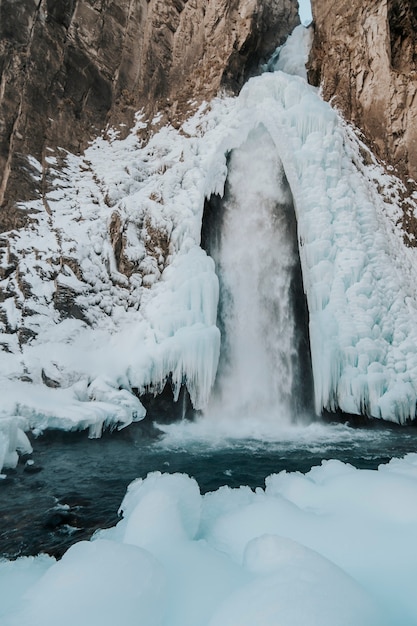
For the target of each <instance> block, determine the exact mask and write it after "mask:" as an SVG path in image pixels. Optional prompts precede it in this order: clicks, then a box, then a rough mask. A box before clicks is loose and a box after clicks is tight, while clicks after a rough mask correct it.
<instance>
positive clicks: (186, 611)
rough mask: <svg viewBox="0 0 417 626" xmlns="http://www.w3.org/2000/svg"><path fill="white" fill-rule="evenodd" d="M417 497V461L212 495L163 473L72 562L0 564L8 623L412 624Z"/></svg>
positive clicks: (330, 467)
mask: <svg viewBox="0 0 417 626" xmlns="http://www.w3.org/2000/svg"><path fill="white" fill-rule="evenodd" d="M416 502H417V455H416V454H410V455H408V456H406V457H405V458H404V459H402V460H399V459H395V460H392V461H391V462H390V463H388V464H387V465H382V466H380V467H379V469H378V470H377V471H376V470H372V471H371V470H357V469H355V468H354V467H352V466H350V465H348V464H344V463H341V462H339V461H334V460H333V461H323V462H322V465H321V466H317V467H313V468H312V469H311V470H310V471H309V472H308V473H306V474H301V473H299V472H295V473H287V472H285V471H284V472H281V473H279V474H275V475H271V476H269V477H268V478H267V479H266V488H265V489H260V488H258V489H257V490H256V491H255V492H254V491H252V490H251V489H249V487H243V486H242V487H240V488H238V489H231V488H229V487H221V488H220V489H218V490H217V491H215V492H212V493H207V494H205V495H204V496H201V495H200V492H199V488H198V485H197V483H196V482H195V480H193V479H192V478H189V477H188V476H186V475H182V474H172V475H167V474H160V473H159V472H156V473H152V474H149V475H148V477H147V478H146V479H144V480H142V479H140V480H136V481H134V482H133V483H132V484H131V485H130V486H129V489H128V491H127V494H126V497H125V499H124V501H123V502H122V505H121V511H123V515H124V517H123V519H122V520H121V521H120V522H119V523H118V524H117V525H116V526H115V527H114V528H111V529H108V530H104V531H99V532H98V533H96V535H95V537H93V539H92V540H91V542H80V543H78V544H75V545H74V546H73V547H72V548H70V549H69V550H68V552H67V553H66V554H65V555H64V557H63V558H62V560H61V561H59V562H55V561H54V559H49V558H48V557H45V556H44V555H41V556H39V557H36V558H30V559H28V558H21V559H17V560H16V561H14V562H9V561H3V562H1V563H0V582H1V585H0V616H1V623H2V625H4V626H15V625H17V624H19V625H22V624H29V623H30V624H34V625H38V624H39V626H40V625H41V624H42V626H48V625H49V624H51V625H52V624H55V623H56V620H57V619H59V621H60V623H61V624H62V626H67V625H68V626H69V625H70V624H73V623H74V621H76V622H77V623H78V624H80V626H87V625H88V626H96V625H97V626H98V625H99V624H114V623H116V622H117V623H120V624H124V625H126V626H127V625H129V624H138V623H139V624H144V625H146V626H156V625H158V626H232V625H236V626H244V625H246V624H247V625H249V624H251V625H252V624H255V623H256V625H257V626H276V625H277V624H282V625H283V626H305V625H306V624H309V625H310V624H311V625H317V626H335V625H337V626H397V625H398V624H401V626H414V625H415V624H416V622H417V599H416V595H415V589H414V587H415V580H416V576H417V565H416V564H417V546H416V542H415V527H416V523H417V508H416V505H415V503H416Z"/></svg>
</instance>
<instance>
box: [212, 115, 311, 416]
mask: <svg viewBox="0 0 417 626" xmlns="http://www.w3.org/2000/svg"><path fill="white" fill-rule="evenodd" d="M228 171H229V174H228V179H227V185H226V190H225V196H224V199H223V200H222V201H221V202H220V205H219V206H217V211H215V213H216V217H215V218H214V219H215V220H216V227H215V228H213V227H211V228H209V229H208V230H209V232H208V233H207V228H206V231H205V232H204V231H203V245H206V246H207V248H208V250H209V252H210V254H211V256H212V257H213V258H214V260H215V263H216V271H217V274H218V277H219V282H220V305H219V314H218V325H219V328H220V330H221V334H222V348H221V356H220V364H219V369H218V375H217V380H216V384H215V388H214V390H213V394H212V398H211V401H210V404H209V407H208V409H207V411H206V415H207V417H208V418H210V417H212V416H219V418H220V417H221V419H225V418H231V419H239V420H242V419H253V420H256V421H257V422H259V421H260V420H264V421H265V420H267V421H271V420H274V421H275V422H276V421H279V422H280V423H288V422H290V421H291V419H292V417H293V416H294V413H295V412H296V411H297V409H298V408H299V406H300V404H303V401H301V403H300V402H299V400H300V398H301V396H302V395H303V394H302V393H300V389H301V388H302V386H303V385H302V382H303V381H302V380H301V379H302V378H305V376H304V375H303V372H302V370H303V367H301V366H300V364H299V362H300V360H301V358H302V356H303V355H300V346H301V345H302V341H300V336H299V335H300V333H299V331H298V325H299V324H298V323H297V315H298V317H299V311H297V307H298V306H299V300H300V291H301V293H302V287H301V270H300V267H299V257H298V248H297V237H296V223H295V215H294V207H293V200H292V194H291V191H290V188H289V185H288V182H287V179H286V177H285V173H284V170H283V167H282V163H281V161H280V159H279V157H278V155H277V149H276V146H275V144H274V143H273V141H272V139H271V137H270V135H269V134H268V132H267V131H266V129H265V127H263V126H262V125H260V126H258V127H257V128H256V129H255V130H254V131H252V132H251V134H250V135H249V137H248V139H247V141H246V142H245V143H244V144H243V145H242V146H241V147H240V148H238V149H235V150H233V152H232V153H231V154H230V157H229V167H228ZM206 214H207V211H206ZM212 220H213V218H212ZM205 239H206V240H207V242H206V243H205V241H204V240H205ZM301 299H302V295H301ZM307 343H308V339H307ZM300 383H301V384H300ZM307 386H308V385H307Z"/></svg>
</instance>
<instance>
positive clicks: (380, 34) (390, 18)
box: [309, 0, 417, 183]
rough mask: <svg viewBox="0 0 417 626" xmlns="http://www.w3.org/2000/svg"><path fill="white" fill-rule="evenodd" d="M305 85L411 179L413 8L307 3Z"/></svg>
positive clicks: (415, 153) (415, 86) (416, 70)
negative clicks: (309, 29)
mask: <svg viewBox="0 0 417 626" xmlns="http://www.w3.org/2000/svg"><path fill="white" fill-rule="evenodd" d="M312 11H313V19H314V24H315V38H314V44H313V48H312V54H311V58H310V70H309V78H310V81H311V82H312V83H313V84H316V85H321V88H322V92H323V96H324V98H325V99H326V100H331V101H332V103H333V104H334V105H335V106H336V107H337V108H338V109H339V110H340V111H341V112H342V113H343V115H344V116H345V117H346V118H347V119H348V120H350V121H352V122H353V123H354V124H355V125H356V126H357V127H359V128H360V129H361V130H362V131H363V133H364V135H365V137H366V139H367V142H368V145H370V147H371V148H372V149H373V150H374V152H375V153H376V154H377V155H378V156H379V157H380V158H382V159H383V160H385V161H387V163H388V164H391V165H393V166H395V167H396V169H397V170H398V172H399V174H400V176H401V177H402V179H403V180H404V182H406V183H407V179H408V178H409V177H410V176H411V177H412V178H413V179H417V98H416V92H417V64H416V63H417V38H416V31H417V1H416V0H349V1H347V0H331V1H330V0H312Z"/></svg>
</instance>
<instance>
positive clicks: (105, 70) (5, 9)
mask: <svg viewBox="0 0 417 626" xmlns="http://www.w3.org/2000/svg"><path fill="white" fill-rule="evenodd" d="M297 23H298V13H297V1H296V0H279V1H277V0H19V2H16V1H15V0H2V1H1V2H0V205H1V206H2V211H0V231H4V230H9V229H11V228H15V227H19V226H20V225H21V224H23V223H25V222H26V221H27V211H25V213H23V212H22V211H20V212H19V209H18V208H16V201H19V200H27V199H30V198H31V197H33V196H34V195H35V196H36V195H39V194H40V195H42V194H43V192H44V191H45V188H46V187H47V186H48V176H49V174H48V154H49V153H50V151H51V150H53V149H55V148H56V147H61V148H64V149H66V150H69V151H72V152H80V151H82V150H83V148H85V146H86V145H87V143H88V141H89V140H91V139H92V138H93V137H94V136H95V135H97V134H98V133H99V132H101V130H102V129H103V128H105V126H106V125H107V124H110V125H116V124H117V125H118V126H119V128H121V129H123V128H128V127H129V126H131V124H132V120H133V117H134V113H135V112H136V111H137V110H139V109H143V110H144V112H145V115H146V116H147V117H148V118H150V119H152V117H153V116H154V115H155V114H156V113H157V112H162V117H161V121H162V122H166V121H170V122H171V123H173V124H179V123H180V122H181V121H183V119H184V117H185V116H186V115H187V113H188V112H189V111H190V110H191V109H192V106H194V107H195V106H197V105H198V104H199V103H200V102H201V101H202V100H204V99H207V98H210V97H212V96H213V95H214V94H215V93H216V92H217V91H218V90H219V89H220V88H225V89H228V90H229V89H230V90H231V91H233V92H235V91H237V90H239V88H240V87H241V85H242V84H243V81H244V80H245V79H246V78H247V76H248V75H249V74H250V73H251V72H253V71H254V68H255V67H256V66H257V65H258V63H259V62H260V61H262V60H263V59H264V58H265V57H267V56H268V55H269V54H270V53H271V52H272V51H273V50H274V48H275V47H276V46H277V45H279V44H281V43H282V42H283V41H284V40H285V38H286V36H287V35H288V34H289V33H290V32H291V30H292V29H293V28H294V26H295V25H296V24H297ZM28 155H30V156H32V157H34V159H36V161H35V160H34V159H32V160H30V159H29V160H28V159H27V157H28ZM38 163H39V164H40V166H39V165H38ZM34 179H35V181H36V182H35V183H34Z"/></svg>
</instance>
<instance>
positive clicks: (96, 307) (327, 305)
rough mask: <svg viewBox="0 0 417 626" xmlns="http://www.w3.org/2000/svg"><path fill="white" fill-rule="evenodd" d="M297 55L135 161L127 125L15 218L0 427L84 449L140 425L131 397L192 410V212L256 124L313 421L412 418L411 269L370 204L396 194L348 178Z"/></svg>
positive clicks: (196, 382)
mask: <svg viewBox="0 0 417 626" xmlns="http://www.w3.org/2000/svg"><path fill="white" fill-rule="evenodd" d="M307 44H308V35H307V32H306V31H303V30H302V29H301V30H300V29H298V30H297V32H296V33H295V34H294V35H293V38H292V39H291V40H290V41H289V42H288V44H287V46H286V47H285V48H283V50H282V57H280V59H278V61H277V63H278V65H277V66H276V67H279V68H280V71H276V72H274V73H268V72H267V73H265V74H263V75H262V76H259V77H257V78H254V79H252V80H250V81H249V82H248V83H247V84H246V85H245V87H244V88H243V89H242V91H241V94H240V95H239V97H237V98H219V99H216V100H214V101H213V102H211V103H210V104H209V105H204V106H203V107H202V108H201V109H200V110H199V112H198V113H197V114H196V115H195V116H194V117H193V118H191V119H190V120H188V121H187V122H186V123H185V124H184V125H183V127H182V128H181V129H180V131H175V130H174V129H172V128H163V129H161V130H160V131H159V132H158V133H156V134H155V135H154V136H153V137H152V139H151V140H150V141H149V143H147V144H146V145H142V144H141V142H140V141H139V139H138V136H137V131H138V130H139V129H140V128H142V127H143V126H144V122H143V120H141V118H140V116H138V118H137V124H136V127H135V128H134V129H133V130H132V132H131V133H130V135H129V136H128V137H127V138H126V139H124V140H119V139H118V138H117V132H112V133H109V137H108V138H107V139H106V138H104V137H102V138H99V139H97V140H96V141H95V142H94V143H93V144H92V145H91V146H90V147H89V148H88V149H87V150H86V152H85V154H84V155H83V156H80V157H76V156H73V155H69V154H65V155H64V154H61V153H60V152H59V151H58V152H57V153H56V154H55V155H53V154H52V153H51V155H50V156H51V158H50V159H49V161H50V163H55V162H56V163H57V166H56V171H55V179H54V180H53V183H52V188H51V189H50V191H49V192H48V193H47V195H46V197H45V198H44V203H43V202H40V201H39V202H32V203H29V204H27V205H25V207H26V208H27V209H30V210H35V211H36V213H34V215H33V219H32V220H31V223H30V225H29V226H28V227H27V229H26V230H21V231H12V232H10V233H6V234H4V235H3V236H2V238H3V239H4V244H5V245H4V247H1V249H0V255H1V256H0V267H1V268H2V275H3V276H4V278H3V280H2V281H1V287H2V290H3V292H4V293H5V294H6V295H7V296H9V297H7V298H5V299H4V301H3V302H2V303H0V330H1V336H0V343H1V346H2V347H3V349H4V350H3V352H2V358H1V359H0V390H1V394H2V399H3V400H4V402H3V403H2V407H1V408H0V420H4V419H6V420H9V419H11V418H13V417H14V416H17V417H19V418H20V417H24V418H25V419H26V420H27V426H28V427H29V428H32V429H37V430H41V429H43V428H46V427H48V426H51V425H53V426H54V427H60V428H64V429H68V428H89V429H90V432H91V433H92V434H93V435H97V434H99V433H100V432H101V428H102V427H103V425H104V426H106V425H107V426H109V425H112V424H113V425H115V424H117V425H119V427H120V426H123V425H126V424H129V423H130V422H131V421H132V420H136V419H141V418H142V417H143V416H144V409H143V407H142V406H141V405H140V403H139V401H138V400H137V399H136V398H135V396H134V395H133V392H134V391H136V392H138V393H139V394H140V393H143V392H144V391H147V390H148V389H151V390H154V391H155V392H158V391H159V390H160V389H161V388H162V387H163V385H164V384H165V382H166V381H167V380H169V379H171V380H172V384H173V387H174V394H175V395H176V394H178V393H179V389H180V386H181V385H182V384H185V385H186V386H187V387H188V390H189V392H190V395H191V398H192V401H193V404H194V406H195V407H196V408H204V406H206V404H207V401H208V398H209V394H210V389H211V386H212V384H213V381H214V378H215V374H216V369H217V363H218V356H219V343H220V334H219V331H218V329H217V328H216V325H215V320H216V311H217V301H218V284H217V277H216V275H215V268H214V264H213V262H212V260H211V259H210V258H208V257H207V255H206V254H205V252H204V251H203V250H202V249H201V248H200V233H201V221H202V215H203V208H204V201H205V198H207V197H210V196H211V194H220V195H222V194H223V191H224V185H225V181H226V177H227V174H228V171H227V155H228V154H229V153H230V152H231V151H232V150H233V149H235V148H238V147H240V146H242V144H243V143H244V142H245V141H246V140H247V138H248V136H249V135H250V133H251V132H252V131H254V130H255V129H256V128H258V127H259V126H260V125H262V127H264V128H265V129H266V132H267V133H268V134H269V136H270V140H271V141H270V143H272V145H274V146H275V147H276V151H277V155H278V160H279V161H281V162H282V163H283V166H284V170H285V173H286V176H287V179H288V181H289V183H290V186H291V191H292V194H293V197H294V201H295V208H296V214H297V220H298V237H299V247H300V255H301V262H302V269H303V279H304V286H305V291H306V294H307V300H308V307H309V312H310V335H311V348H312V361H313V375H314V388H315V404H316V411H317V413H320V412H321V410H322V409H323V408H327V409H330V410H333V409H337V408H340V409H342V410H343V411H346V412H349V413H357V414H359V413H366V414H367V415H370V416H373V417H377V418H384V419H387V420H392V421H397V422H405V421H406V420H408V419H412V418H414V417H415V409H416V400H417V350H416V346H417V294H416V284H417V280H416V269H415V268H416V267H417V263H416V262H415V253H414V252H410V251H409V250H407V249H406V248H405V246H404V243H403V236H402V233H401V231H400V229H399V228H397V226H396V221H397V216H396V215H395V211H393V210H392V204H391V205H389V203H388V202H386V201H384V200H383V198H381V197H380V196H379V195H378V193H377V191H376V189H377V187H376V185H377V184H378V185H381V184H383V185H386V186H387V187H389V186H390V184H391V181H392V180H393V178H392V177H389V176H387V175H384V174H382V172H381V170H378V168H377V166H376V165H374V166H372V167H371V168H368V169H367V168H365V167H364V166H362V165H361V158H360V150H361V149H362V147H361V146H360V142H358V141H357V140H356V139H354V138H353V136H352V134H351V133H350V131H349V129H347V128H346V127H345V126H344V125H343V123H342V122H341V121H340V119H339V118H338V116H337V114H336V113H335V112H334V111H333V110H332V109H331V107H330V106H329V105H328V104H327V103H324V102H322V100H321V99H320V97H319V95H318V94H317V92H316V91H315V90H314V89H313V88H311V87H309V86H308V85H307V84H306V82H305V80H303V78H301V77H300V76H296V75H291V74H290V73H291V72H292V73H295V74H297V73H300V72H301V73H302V71H303V68H302V59H303V58H304V57H305V50H306V45H307ZM300 68H301V69H300ZM282 70H285V72H287V73H284V71H282ZM288 72H290V73H288ZM54 159H55V161H54ZM58 163H61V164H63V166H62V167H58ZM371 170H372V172H371ZM371 178H372V181H371ZM391 187H392V185H391ZM395 200H396V198H395V193H394V194H393V196H392V198H391V202H393V203H394V204H395ZM45 207H46V208H47V210H45ZM4 423H5V422H3V424H4ZM6 430H7V429H6V428H2V429H1V432H2V441H3V443H2V444H1V446H2V448H1V449H3V448H4V446H6V447H7V449H8V450H9V452H10V445H11V444H10V441H11V440H10V437H9V436H8V435H5V434H4V433H5V432H6ZM6 439H7V442H6V443H4V442H5V441H6ZM9 452H8V453H7V454H9ZM2 457H3V460H4V453H2Z"/></svg>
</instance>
